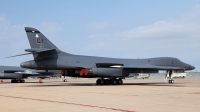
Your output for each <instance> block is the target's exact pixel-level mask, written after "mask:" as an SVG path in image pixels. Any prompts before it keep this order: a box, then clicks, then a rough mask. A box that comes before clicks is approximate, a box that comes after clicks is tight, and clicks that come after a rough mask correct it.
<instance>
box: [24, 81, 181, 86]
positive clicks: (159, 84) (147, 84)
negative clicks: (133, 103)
mask: <svg viewBox="0 0 200 112" xmlns="http://www.w3.org/2000/svg"><path fill="white" fill-rule="evenodd" d="M179 84H181V83H177V84H168V83H161V82H160V83H124V84H123V85H96V84H95V83H67V82H66V83H59V84H50V83H48V84H47V85H46V84H45V83H44V84H43V83H42V84H39V85H27V86H28V87H54V86H55V87H56V86H97V87H98V86H101V87H102V86H163V87H164V86H169V87H184V86H183V85H179Z"/></svg>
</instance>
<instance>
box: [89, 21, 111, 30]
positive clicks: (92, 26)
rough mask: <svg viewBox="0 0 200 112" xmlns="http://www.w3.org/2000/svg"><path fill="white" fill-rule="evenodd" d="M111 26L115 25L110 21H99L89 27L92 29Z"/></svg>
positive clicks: (102, 28)
mask: <svg viewBox="0 0 200 112" xmlns="http://www.w3.org/2000/svg"><path fill="white" fill-rule="evenodd" d="M111 26H114V24H113V23H110V22H99V23H91V24H89V25H88V28H89V29H92V30H105V29H106V28H109V27H111Z"/></svg>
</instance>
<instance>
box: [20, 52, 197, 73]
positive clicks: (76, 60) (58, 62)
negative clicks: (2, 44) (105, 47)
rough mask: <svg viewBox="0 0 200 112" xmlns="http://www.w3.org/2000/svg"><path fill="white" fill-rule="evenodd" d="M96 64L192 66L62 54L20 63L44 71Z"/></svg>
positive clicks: (159, 60) (162, 60)
mask: <svg viewBox="0 0 200 112" xmlns="http://www.w3.org/2000/svg"><path fill="white" fill-rule="evenodd" d="M98 63H104V64H110V63H113V64H119V65H120V64H121V65H123V66H124V65H155V66H171V67H182V68H184V70H192V69H194V66H192V65H190V64H187V63H184V62H182V61H180V60H179V59H177V58H172V57H158V58H147V59H119V58H106V57H95V56H82V55H72V54H67V53H64V52H60V53H58V54H57V56H56V58H45V59H37V60H31V61H27V62H23V63H21V67H23V68H30V69H41V70H43V69H46V70H63V69H77V68H91V67H96V66H97V64H98Z"/></svg>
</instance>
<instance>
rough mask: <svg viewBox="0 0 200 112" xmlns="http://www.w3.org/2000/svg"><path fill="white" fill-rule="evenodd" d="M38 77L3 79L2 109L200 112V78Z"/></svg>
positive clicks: (30, 111) (13, 111) (10, 111)
mask: <svg viewBox="0 0 200 112" xmlns="http://www.w3.org/2000/svg"><path fill="white" fill-rule="evenodd" d="M38 81H39V80H38V79H37V80H36V79H33V80H27V79H26V83H10V80H4V82H2V83H0V102H1V103H0V112H117V111H118V112H120V111H121V112H169V111H170V112H200V79H175V83H174V84H168V83H165V82H164V81H163V79H144V80H143V79H126V80H124V84H123V85H96V84H95V82H96V79H68V82H62V81H60V80H59V79H50V80H49V79H45V80H43V83H42V84H40V83H38Z"/></svg>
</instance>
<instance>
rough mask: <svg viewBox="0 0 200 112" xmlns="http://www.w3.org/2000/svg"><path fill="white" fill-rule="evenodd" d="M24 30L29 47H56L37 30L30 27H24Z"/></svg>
mask: <svg viewBox="0 0 200 112" xmlns="http://www.w3.org/2000/svg"><path fill="white" fill-rule="evenodd" d="M25 31H26V34H27V37H28V40H29V43H30V46H31V48H48V49H56V50H57V49H58V48H57V47H56V46H55V45H54V44H53V43H51V41H49V40H48V39H47V38H46V37H45V36H44V35H43V34H42V33H41V32H40V31H39V30H37V29H35V28H31V27H25Z"/></svg>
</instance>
